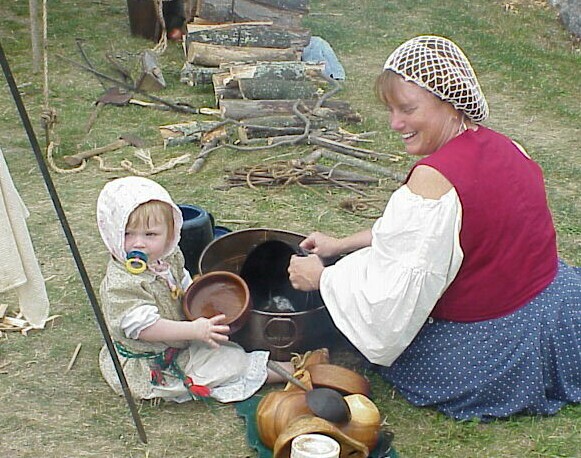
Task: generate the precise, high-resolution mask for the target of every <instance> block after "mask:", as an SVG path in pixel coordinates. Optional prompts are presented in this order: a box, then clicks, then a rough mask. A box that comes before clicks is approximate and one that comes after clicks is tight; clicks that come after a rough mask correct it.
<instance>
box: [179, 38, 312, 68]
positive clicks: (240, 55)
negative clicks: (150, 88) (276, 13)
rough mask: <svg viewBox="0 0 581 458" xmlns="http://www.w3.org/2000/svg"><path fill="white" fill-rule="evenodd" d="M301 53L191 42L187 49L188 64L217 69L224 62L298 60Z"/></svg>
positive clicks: (291, 50)
mask: <svg viewBox="0 0 581 458" xmlns="http://www.w3.org/2000/svg"><path fill="white" fill-rule="evenodd" d="M300 58H301V53H300V52H298V51H296V50H295V49H292V48H287V49H279V48H257V47H239V46H220V45H211V44H207V43H196V42H193V43H192V44H191V45H190V47H189V48H188V56H187V60H188V62H190V63H192V64H196V65H203V66H206V67H218V66H220V64H223V63H226V62H257V61H263V60H267V61H289V60H296V61H298V60H300Z"/></svg>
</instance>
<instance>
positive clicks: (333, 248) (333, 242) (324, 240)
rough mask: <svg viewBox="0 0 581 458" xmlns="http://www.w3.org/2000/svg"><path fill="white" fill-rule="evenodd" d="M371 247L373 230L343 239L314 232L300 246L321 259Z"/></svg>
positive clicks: (366, 230)
mask: <svg viewBox="0 0 581 458" xmlns="http://www.w3.org/2000/svg"><path fill="white" fill-rule="evenodd" d="M370 245H371V229H365V230H363V231H361V232H357V233H355V234H352V235H350V236H348V237H343V238H341V239H338V238H335V237H331V236H329V235H327V234H323V233H322V232H313V233H312V234H310V235H309V236H308V237H307V238H306V239H305V240H303V241H302V242H301V243H300V246H301V247H302V248H304V249H305V250H309V251H310V252H311V253H313V254H316V255H318V256H319V257H321V258H332V257H334V256H339V255H342V254H346V253H351V252H353V251H355V250H359V249H361V248H364V247H367V246H370Z"/></svg>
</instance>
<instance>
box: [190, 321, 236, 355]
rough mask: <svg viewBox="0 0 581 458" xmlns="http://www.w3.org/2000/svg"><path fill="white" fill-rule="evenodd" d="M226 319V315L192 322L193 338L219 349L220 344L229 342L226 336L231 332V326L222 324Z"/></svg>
mask: <svg viewBox="0 0 581 458" xmlns="http://www.w3.org/2000/svg"><path fill="white" fill-rule="evenodd" d="M225 319H226V315H223V314H222V315H216V316H213V317H212V318H198V319H196V320H194V321H192V326H193V338H192V340H198V341H200V342H204V343H206V344H208V345H209V346H210V347H212V348H218V347H219V346H220V343H222V342H226V341H228V339H229V337H228V336H227V335H226V334H227V333H228V332H230V326H228V325H227V324H220V323H221V322H223V321H224V320H225Z"/></svg>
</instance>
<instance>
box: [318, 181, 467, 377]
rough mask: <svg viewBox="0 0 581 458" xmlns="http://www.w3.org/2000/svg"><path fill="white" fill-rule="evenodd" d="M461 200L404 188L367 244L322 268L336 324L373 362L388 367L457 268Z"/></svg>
mask: <svg viewBox="0 0 581 458" xmlns="http://www.w3.org/2000/svg"><path fill="white" fill-rule="evenodd" d="M461 224H462V206H461V204H460V200H459V198H458V194H457V193H456V190H455V189H454V188H452V189H451V190H450V191H448V192H447V193H446V194H445V195H443V196H442V197H441V198H439V199H438V200H434V199H425V198H423V197H422V196H419V195H417V194H414V193H412V192H411V190H410V189H409V188H408V187H407V186H405V185H404V186H402V187H401V188H399V189H398V190H397V191H395V192H394V193H393V195H392V196H391V198H390V200H389V202H388V203H387V206H386V208H385V211H384V213H383V216H382V217H381V218H379V219H378V220H377V221H376V222H375V224H374V225H373V230H372V242H371V246H370V247H366V248H363V249H361V250H358V251H355V252H354V253H351V254H349V255H347V256H345V257H344V258H342V259H341V260H339V261H338V262H337V263H336V264H334V265H332V266H329V267H326V268H325V269H324V270H323V274H322V277H321V295H322V297H323V300H324V302H325V305H326V306H327V308H328V310H329V313H330V314H331V317H332V318H333V321H334V323H335V325H336V326H337V328H339V330H340V331H341V332H342V333H343V334H344V335H345V336H346V337H347V338H348V339H349V340H350V341H351V343H352V344H353V345H354V346H355V347H356V348H357V349H358V350H359V351H360V352H361V353H362V354H363V355H365V357H367V359H369V360H370V361H371V362H372V363H375V364H381V365H384V366H390V365H391V364H392V363H393V362H394V361H395V360H396V359H397V357H398V356H399V355H400V354H401V353H402V352H403V351H404V350H405V349H406V347H407V346H408V345H409V344H410V343H411V341H412V340H413V338H414V337H415V336H416V334H417V333H418V332H419V330H420V329H421V327H422V326H423V324H424V323H425V321H426V319H427V318H428V316H429V314H430V312H431V311H432V309H433V308H434V305H435V304H436V301H437V300H438V299H439V298H440V296H441V295H442V294H443V292H444V291H445V290H446V288H447V287H448V286H449V285H450V283H451V282H452V280H454V277H455V276H456V274H457V273H458V269H459V268H460V265H461V264H462V260H463V259H464V254H463V253H462V249H461V247H460V228H461Z"/></svg>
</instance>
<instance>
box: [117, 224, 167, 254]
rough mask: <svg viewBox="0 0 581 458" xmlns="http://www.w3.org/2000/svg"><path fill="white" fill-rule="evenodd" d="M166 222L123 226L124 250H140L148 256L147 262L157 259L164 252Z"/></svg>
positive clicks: (127, 251)
mask: <svg viewBox="0 0 581 458" xmlns="http://www.w3.org/2000/svg"><path fill="white" fill-rule="evenodd" d="M168 236H169V234H168V227H167V224H163V223H154V224H150V225H148V226H147V227H144V226H135V227H127V228H125V247H124V248H125V252H126V253H129V252H130V251H141V252H142V253H145V254H146V255H147V257H148V260H147V262H153V261H157V260H158V259H159V258H160V257H161V256H163V254H164V253H165V250H166V246H167V243H168Z"/></svg>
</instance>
